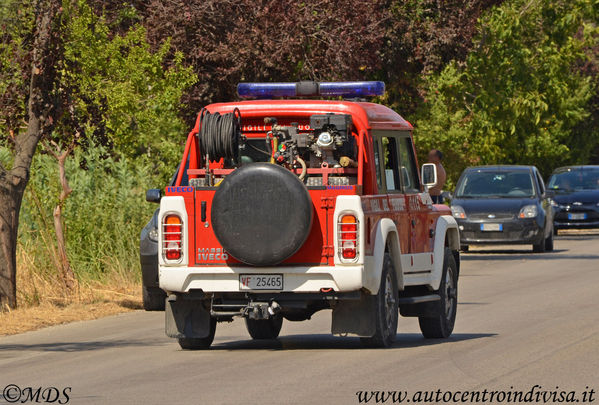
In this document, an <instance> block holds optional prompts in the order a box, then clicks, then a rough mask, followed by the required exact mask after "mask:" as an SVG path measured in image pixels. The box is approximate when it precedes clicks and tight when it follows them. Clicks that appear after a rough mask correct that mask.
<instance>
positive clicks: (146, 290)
mask: <svg viewBox="0 0 599 405" xmlns="http://www.w3.org/2000/svg"><path fill="white" fill-rule="evenodd" d="M177 173H179V168H178V167H177V171H176V172H175V174H173V177H172V178H171V181H170V182H169V185H171V186H172V185H174V184H175V180H176V178H177ZM187 184H188V178H187V170H186V171H185V172H184V173H183V177H182V178H181V185H182V186H187ZM146 198H147V197H146ZM158 201H160V199H158ZM158 201H154V202H158ZM158 211H159V209H156V211H154V215H152V218H151V219H150V221H149V222H148V223H147V224H146V226H144V228H143V229H142V230H141V235H140V241H139V261H140V263H141V280H142V294H143V304H144V309H145V310H146V311H164V305H165V299H166V293H165V292H164V291H162V290H161V289H160V287H159V286H158Z"/></svg>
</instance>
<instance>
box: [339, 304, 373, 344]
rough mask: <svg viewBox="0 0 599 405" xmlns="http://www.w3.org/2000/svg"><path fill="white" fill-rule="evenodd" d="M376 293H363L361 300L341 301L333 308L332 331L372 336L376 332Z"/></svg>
mask: <svg viewBox="0 0 599 405" xmlns="http://www.w3.org/2000/svg"><path fill="white" fill-rule="evenodd" d="M376 298H377V296H376V295H367V294H362V297H361V298H360V300H359V301H340V302H338V303H337V304H336V305H335V307H334V308H333V322H332V323H331V333H332V334H334V335H338V334H346V333H350V334H352V335H358V336H360V337H371V336H373V335H374V334H375V332H376V314H375V311H376Z"/></svg>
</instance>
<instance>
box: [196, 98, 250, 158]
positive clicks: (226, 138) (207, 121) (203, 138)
mask: <svg viewBox="0 0 599 405" xmlns="http://www.w3.org/2000/svg"><path fill="white" fill-rule="evenodd" d="M240 136H241V114H240V112H239V110H238V109H237V108H236V109H235V110H234V111H233V112H231V113H226V114H220V113H218V112H217V113H214V114H211V113H210V112H209V111H208V110H206V109H205V108H203V109H202V111H201V112H200V131H199V134H198V141H199V144H200V150H201V151H202V153H203V154H204V155H208V159H209V160H210V161H211V162H214V161H218V160H220V159H221V158H225V159H231V160H233V161H235V162H237V161H238V160H239V138H240Z"/></svg>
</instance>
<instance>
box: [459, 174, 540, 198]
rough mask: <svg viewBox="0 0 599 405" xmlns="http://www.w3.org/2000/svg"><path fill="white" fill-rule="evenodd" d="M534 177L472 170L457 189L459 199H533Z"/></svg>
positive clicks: (463, 177) (464, 176)
mask: <svg viewBox="0 0 599 405" xmlns="http://www.w3.org/2000/svg"><path fill="white" fill-rule="evenodd" d="M533 196H534V188H533V183H532V177H531V175H530V173H529V172H528V171H522V170H519V171H506V170H501V171H499V170H497V171H491V170H470V171H467V172H465V173H464V175H463V176H462V179H461V180H460V183H459V184H458V187H457V189H456V197H457V198H531V197H533Z"/></svg>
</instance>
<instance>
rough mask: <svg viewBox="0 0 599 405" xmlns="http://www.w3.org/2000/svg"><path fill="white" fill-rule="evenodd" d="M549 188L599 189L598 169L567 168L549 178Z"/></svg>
mask: <svg viewBox="0 0 599 405" xmlns="http://www.w3.org/2000/svg"><path fill="white" fill-rule="evenodd" d="M547 187H548V188H549V189H550V190H564V191H577V190H599V169H583V170H580V169H579V170H568V171H567V172H562V173H555V174H553V175H552V176H551V178H550V179H549V184H548V186H547Z"/></svg>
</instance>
